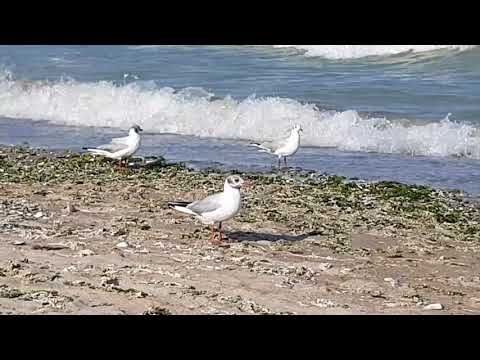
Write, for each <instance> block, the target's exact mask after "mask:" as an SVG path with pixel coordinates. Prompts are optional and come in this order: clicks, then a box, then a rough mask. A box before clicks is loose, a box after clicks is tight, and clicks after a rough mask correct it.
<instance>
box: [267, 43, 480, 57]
mask: <svg viewBox="0 0 480 360" xmlns="http://www.w3.org/2000/svg"><path fill="white" fill-rule="evenodd" d="M476 46H478V45H274V47H276V48H289V47H292V48H295V49H298V50H301V51H304V52H305V55H306V56H314V57H315V56H316V57H324V58H327V59H355V58H362V57H366V56H385V55H395V54H400V53H404V52H407V51H411V52H426V51H435V50H442V49H449V50H457V51H465V50H469V49H472V48H474V47H476Z"/></svg>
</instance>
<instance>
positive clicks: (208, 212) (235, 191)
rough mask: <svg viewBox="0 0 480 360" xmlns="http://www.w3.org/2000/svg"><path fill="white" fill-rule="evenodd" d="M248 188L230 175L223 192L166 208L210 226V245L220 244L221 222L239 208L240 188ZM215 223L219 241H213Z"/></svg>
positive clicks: (238, 178)
mask: <svg viewBox="0 0 480 360" xmlns="http://www.w3.org/2000/svg"><path fill="white" fill-rule="evenodd" d="M244 185H246V186H250V182H248V181H244V180H243V179H242V178H241V177H240V176H238V175H231V176H229V177H227V179H226V180H225V184H224V186H223V192H221V193H217V194H213V195H210V196H207V197H206V198H205V199H202V200H198V201H194V202H192V203H189V202H184V201H173V202H169V203H168V206H169V207H170V208H172V209H174V210H177V211H180V212H182V213H185V214H189V215H193V216H195V217H196V218H197V219H199V220H200V221H201V222H202V223H203V224H205V225H211V226H212V237H211V242H212V243H222V240H223V239H222V222H224V221H227V220H230V219H231V218H233V217H234V216H235V215H236V214H237V213H238V211H239V210H240V208H241V204H242V197H241V194H240V188H241V187H242V186H244ZM215 223H218V224H219V225H218V230H219V233H220V240H219V241H215V239H214V238H215Z"/></svg>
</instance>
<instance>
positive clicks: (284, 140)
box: [261, 136, 288, 152]
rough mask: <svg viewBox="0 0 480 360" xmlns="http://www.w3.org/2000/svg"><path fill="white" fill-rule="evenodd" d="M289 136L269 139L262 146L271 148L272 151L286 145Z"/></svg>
mask: <svg viewBox="0 0 480 360" xmlns="http://www.w3.org/2000/svg"><path fill="white" fill-rule="evenodd" d="M287 139H288V136H287V137H285V138H282V139H276V140H273V141H267V142H264V143H262V144H261V146H263V147H265V148H268V149H270V150H271V151H272V152H275V151H276V150H278V149H280V148H281V147H283V146H285V144H286V143H287Z"/></svg>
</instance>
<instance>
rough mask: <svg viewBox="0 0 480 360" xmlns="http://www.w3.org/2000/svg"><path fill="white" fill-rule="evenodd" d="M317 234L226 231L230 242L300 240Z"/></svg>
mask: <svg viewBox="0 0 480 360" xmlns="http://www.w3.org/2000/svg"><path fill="white" fill-rule="evenodd" d="M315 235H319V233H318V232H309V233H306V234H301V235H286V234H269V233H263V232H253V231H229V232H227V236H228V240H229V241H232V242H242V241H270V242H275V241H292V242H293V241H301V240H305V239H306V238H309V237H311V236H315Z"/></svg>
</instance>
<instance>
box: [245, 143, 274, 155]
mask: <svg viewBox="0 0 480 360" xmlns="http://www.w3.org/2000/svg"><path fill="white" fill-rule="evenodd" d="M250 146H253V147H256V148H258V149H260V150H259V151H260V152H267V153H270V154H271V153H272V149H269V148H268V147H266V146H264V145H262V144H258V143H251V144H250Z"/></svg>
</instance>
